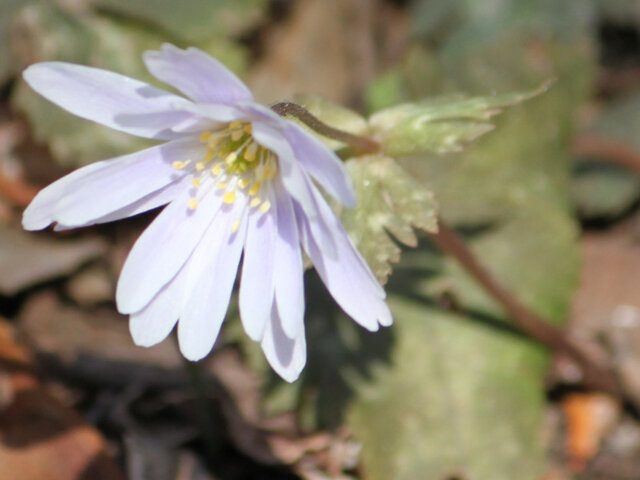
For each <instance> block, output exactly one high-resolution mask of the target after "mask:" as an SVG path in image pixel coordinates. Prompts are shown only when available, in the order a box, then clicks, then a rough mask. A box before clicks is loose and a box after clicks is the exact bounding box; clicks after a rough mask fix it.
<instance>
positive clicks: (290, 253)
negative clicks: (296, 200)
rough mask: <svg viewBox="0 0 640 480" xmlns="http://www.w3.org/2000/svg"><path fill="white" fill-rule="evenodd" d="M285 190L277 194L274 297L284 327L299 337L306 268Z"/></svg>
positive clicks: (288, 334) (302, 326)
mask: <svg viewBox="0 0 640 480" xmlns="http://www.w3.org/2000/svg"><path fill="white" fill-rule="evenodd" d="M282 193H283V194H281V195H277V196H276V198H277V200H276V209H277V211H278V213H277V215H278V216H277V219H278V240H277V242H276V248H275V251H274V252H273V256H274V257H275V272H274V278H275V297H276V298H275V300H276V305H277V308H278V312H279V315H280V321H281V324H282V329H283V330H284V332H285V334H286V335H287V336H288V337H289V338H296V337H297V336H298V335H299V334H300V330H301V329H303V328H304V308H305V305H304V267H303V264H302V254H301V251H300V238H299V237H298V226H297V224H296V218H295V214H294V212H293V205H292V204H291V200H290V199H289V198H288V196H287V195H286V193H285V192H282Z"/></svg>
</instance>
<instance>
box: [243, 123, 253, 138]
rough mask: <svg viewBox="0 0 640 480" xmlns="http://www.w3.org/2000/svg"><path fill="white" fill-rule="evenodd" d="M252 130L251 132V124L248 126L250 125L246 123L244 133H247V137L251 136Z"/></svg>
mask: <svg viewBox="0 0 640 480" xmlns="http://www.w3.org/2000/svg"><path fill="white" fill-rule="evenodd" d="M252 130H253V129H252V128H251V124H250V123H247V124H246V125H245V126H244V131H245V132H246V133H248V134H249V135H251V131H252Z"/></svg>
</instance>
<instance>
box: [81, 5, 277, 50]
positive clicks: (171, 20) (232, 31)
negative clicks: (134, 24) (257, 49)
mask: <svg viewBox="0 0 640 480" xmlns="http://www.w3.org/2000/svg"><path fill="white" fill-rule="evenodd" d="M89 2H90V4H92V5H95V6H96V7H99V8H101V9H103V10H105V11H107V12H113V13H116V14H118V15H120V16H125V17H128V18H131V19H135V20H138V21H141V22H145V23H148V24H150V25H152V26H154V27H156V28H160V29H163V30H166V31H167V32H168V33H170V34H171V35H173V36H175V37H177V38H181V39H185V40H186V41H188V42H192V43H195V42H202V41H205V40H206V39H208V38H210V37H211V36H215V35H224V36H228V35H237V34H239V33H241V32H242V31H244V30H246V29H247V28H248V27H250V26H252V25H255V24H256V23H257V21H258V20H260V18H261V17H262V14H263V13H264V11H265V9H266V7H267V1H266V0H215V1H211V0H182V1H180V2H179V4H177V3H176V1H175V0H89Z"/></svg>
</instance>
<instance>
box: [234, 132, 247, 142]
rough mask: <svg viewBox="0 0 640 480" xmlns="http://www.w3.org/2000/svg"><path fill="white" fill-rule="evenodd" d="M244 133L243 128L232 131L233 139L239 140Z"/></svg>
mask: <svg viewBox="0 0 640 480" xmlns="http://www.w3.org/2000/svg"><path fill="white" fill-rule="evenodd" d="M243 135H244V132H243V131H242V130H234V131H233V132H231V141H232V142H237V141H238V140H240V139H241V138H242V136H243Z"/></svg>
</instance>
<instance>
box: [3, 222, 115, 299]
mask: <svg viewBox="0 0 640 480" xmlns="http://www.w3.org/2000/svg"><path fill="white" fill-rule="evenodd" d="M0 239H2V244H0V271H1V272H2V275H0V293H2V294H4V295H14V294H16V293H17V292H19V291H20V290H23V289H25V288H28V287H30V286H32V285H34V284H36V283H39V282H43V281H45V280H50V279H52V278H56V277H61V276H64V275H67V274H69V273H71V272H73V271H74V270H76V269H77V268H78V267H79V266H80V265H82V264H83V263H85V262H87V261H89V260H91V259H93V258H96V257H98V256H99V255H102V254H103V253H104V252H105V245H104V243H102V242H101V241H100V240H98V239H82V240H51V239H50V238H48V237H46V236H44V235H42V234H40V235H38V234H34V233H26V232H23V231H22V230H20V229H19V227H11V226H0Z"/></svg>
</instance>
